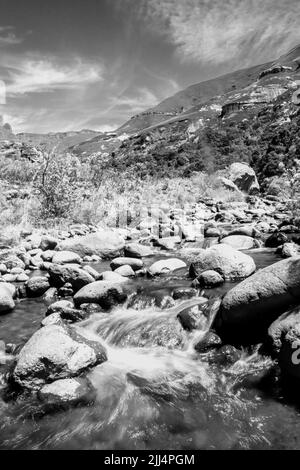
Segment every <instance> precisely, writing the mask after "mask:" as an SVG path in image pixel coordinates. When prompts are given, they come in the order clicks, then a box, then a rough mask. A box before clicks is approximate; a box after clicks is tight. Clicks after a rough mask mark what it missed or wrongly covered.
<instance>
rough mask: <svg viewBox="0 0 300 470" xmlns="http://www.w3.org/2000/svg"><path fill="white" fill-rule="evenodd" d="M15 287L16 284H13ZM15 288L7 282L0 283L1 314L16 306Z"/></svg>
mask: <svg viewBox="0 0 300 470" xmlns="http://www.w3.org/2000/svg"><path fill="white" fill-rule="evenodd" d="M13 287H14V286H13ZM13 295H14V294H13V290H12V288H10V287H9V284H7V283H4V282H3V283H2V282H1V283H0V315H1V314H3V313H8V312H11V311H12V310H13V309H14V308H15V302H14V299H13Z"/></svg>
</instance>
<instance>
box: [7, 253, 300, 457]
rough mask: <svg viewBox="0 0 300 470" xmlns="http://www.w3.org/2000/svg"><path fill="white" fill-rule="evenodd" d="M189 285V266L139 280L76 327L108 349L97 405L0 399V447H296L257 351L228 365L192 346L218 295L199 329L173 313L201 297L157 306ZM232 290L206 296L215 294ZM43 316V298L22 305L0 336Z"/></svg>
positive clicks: (17, 333) (267, 260)
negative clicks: (49, 406) (128, 293)
mask: <svg viewBox="0 0 300 470" xmlns="http://www.w3.org/2000/svg"><path fill="white" fill-rule="evenodd" d="M252 256H253V257H254V258H255V261H256V263H257V266H258V268H262V267H265V266H267V265H268V264H271V263H273V262H275V261H276V260H277V258H276V256H275V255H274V253H273V252H271V251H264V250H256V251H254V252H252ZM152 261H153V259H152V260H149V263H150V262H152ZM105 268H106V266H105V265H100V266H98V269H99V270H101V271H103V270H104V269H105ZM189 284H190V281H189V280H188V279H187V276H186V272H185V270H183V271H181V272H179V273H178V272H177V273H174V274H173V275H169V276H164V277H163V278H160V279H159V280H147V279H142V280H139V281H138V289H139V292H140V294H139V295H137V296H135V297H132V298H131V299H129V301H128V302H127V304H126V305H124V306H122V307H117V308H115V309H114V310H113V311H112V312H110V313H109V314H104V313H102V314H100V313H98V314H94V315H93V316H92V317H90V318H89V319H88V320H85V321H84V322H82V323H80V324H77V326H76V327H77V328H78V330H79V331H80V332H81V333H82V334H83V335H88V336H89V337H91V336H92V337H93V338H94V339H95V340H99V341H101V343H102V344H104V345H105V347H106V348H107V353H108V358H109V359H108V361H107V362H106V363H104V364H102V365H100V366H98V367H96V368H95V369H93V370H92V371H90V373H89V378H90V380H91V381H92V383H93V385H94V387H95V388H96V390H97V398H96V401H95V403H94V404H93V405H90V406H81V407H77V408H75V409H74V408H73V409H70V410H64V411H59V412H55V413H51V414H49V413H47V414H46V413H45V411H44V410H43V408H42V406H41V405H40V404H39V403H37V402H36V401H35V399H33V398H32V399H29V398H26V399H23V400H21V401H20V400H18V401H15V402H13V401H5V400H4V399H3V400H1V399H0V418H1V419H0V448H1V449H109V450H114V449H125V450H133V449H147V450H154V449H156V450H158V449H165V450H189V449H192V450H194V449H272V448H277V449H280V448H296V449H299V448H300V438H299V436H300V434H299V431H300V416H299V412H298V409H297V407H296V405H294V404H293V403H292V402H289V401H288V399H287V398H286V397H285V396H284V394H283V393H282V390H281V388H280V384H279V382H278V378H277V375H276V367H275V366H274V364H273V362H272V361H271V359H269V358H266V357H262V356H260V354H259V352H258V347H257V348H252V350H245V351H243V353H242V356H241V358H240V359H239V360H238V361H237V362H235V364H233V365H231V366H227V367H226V366H221V365H217V364H215V365H214V364H213V363H211V362H210V361H209V360H207V356H204V355H200V354H198V353H196V352H195V349H194V345H195V344H196V342H199V340H200V339H201V337H203V335H204V334H205V332H206V331H208V329H209V328H210V325H211V323H212V321H213V317H214V315H215V312H216V310H217V304H215V303H214V302H215V301H214V300H212V301H211V309H210V312H209V315H207V314H205V315H203V321H202V324H201V330H198V331H196V332H195V331H194V332H193V333H189V332H186V331H184V330H183V329H182V328H181V326H180V323H179V321H178V319H177V315H178V313H179V312H181V311H182V310H183V309H186V308H200V309H201V303H202V300H201V298H200V297H199V298H194V299H192V300H185V301H177V303H176V305H175V306H172V307H171V308H167V309H161V308H159V307H157V306H156V305H157V302H156V301H157V298H158V297H159V298H161V297H162V296H165V295H168V294H170V293H171V292H172V290H173V289H174V288H175V287H184V286H188V285H189ZM230 287H232V284H226V285H225V286H222V288H220V289H216V290H214V291H209V296H210V297H212V298H217V297H218V296H219V295H220V294H223V293H224V292H225V291H226V290H228V289H229V288H230ZM206 294H208V291H207V292H206ZM149 299H150V300H149ZM44 312H45V306H44V305H43V303H42V301H40V300H34V301H29V300H26V301H23V302H21V303H20V304H19V305H18V306H17V308H16V310H15V311H14V312H13V313H12V314H10V315H7V316H5V317H1V319H0V332H1V338H0V339H3V340H4V341H5V342H14V343H17V342H21V343H24V341H26V339H28V338H29V337H30V335H31V334H32V333H33V332H34V331H36V330H37V328H38V327H39V324H40V321H41V320H42V318H43V316H44ZM2 359H3V358H2ZM0 360H1V357H0ZM0 386H1V369H0Z"/></svg>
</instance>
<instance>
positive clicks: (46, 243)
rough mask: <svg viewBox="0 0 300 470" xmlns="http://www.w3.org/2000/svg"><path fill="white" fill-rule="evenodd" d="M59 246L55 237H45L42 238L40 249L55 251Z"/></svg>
mask: <svg viewBox="0 0 300 470" xmlns="http://www.w3.org/2000/svg"><path fill="white" fill-rule="evenodd" d="M57 244H58V240H57V239H56V238H54V237H50V236H48V235H47V236H44V237H42V240H41V243H40V246H39V248H40V249H41V250H43V251H47V250H54V249H55V247H56V246H57Z"/></svg>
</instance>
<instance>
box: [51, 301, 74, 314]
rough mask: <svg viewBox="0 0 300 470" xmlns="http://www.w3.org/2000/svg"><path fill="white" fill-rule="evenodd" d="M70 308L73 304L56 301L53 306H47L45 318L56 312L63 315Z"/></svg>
mask: <svg viewBox="0 0 300 470" xmlns="http://www.w3.org/2000/svg"><path fill="white" fill-rule="evenodd" d="M70 308H71V309H72V308H74V304H73V302H70V301H69V300H58V301H57V302H54V303H53V304H51V305H49V307H48V309H47V312H46V317H48V316H49V315H52V314H53V313H57V312H58V313H63V312H65V311H66V310H68V309H70Z"/></svg>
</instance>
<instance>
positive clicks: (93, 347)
mask: <svg viewBox="0 0 300 470" xmlns="http://www.w3.org/2000/svg"><path fill="white" fill-rule="evenodd" d="M106 360H107V356H106V351H105V349H104V347H103V346H102V345H101V344H100V343H98V342H95V341H92V340H90V339H87V338H86V337H84V336H82V335H81V334H79V333H78V332H77V331H76V330H75V329H74V328H73V327H70V326H66V325H64V326H59V325H52V326H46V327H44V328H41V329H40V330H39V331H37V332H36V333H35V334H34V335H33V336H32V337H31V338H30V340H29V341H28V342H27V343H26V344H25V346H24V347H23V348H22V350H21V351H20V354H19V356H18V359H17V363H16V366H15V369H14V372H13V379H14V380H15V382H16V383H17V384H19V385H20V386H21V387H23V388H28V389H32V390H39V389H40V388H41V387H43V386H44V385H45V384H47V383H49V382H53V381H55V380H59V379H65V378H70V377H76V376H78V375H79V374H81V373H82V372H84V371H86V370H87V369H88V368H90V367H93V366H95V365H97V364H101V363H102V362H105V361H106Z"/></svg>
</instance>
